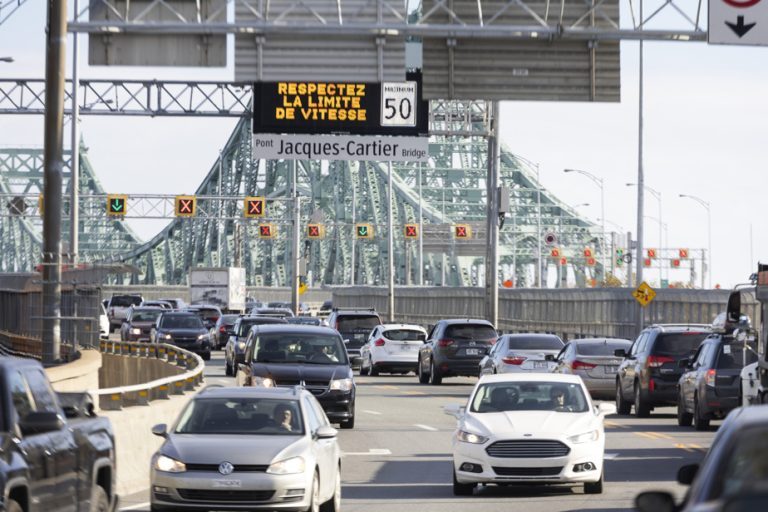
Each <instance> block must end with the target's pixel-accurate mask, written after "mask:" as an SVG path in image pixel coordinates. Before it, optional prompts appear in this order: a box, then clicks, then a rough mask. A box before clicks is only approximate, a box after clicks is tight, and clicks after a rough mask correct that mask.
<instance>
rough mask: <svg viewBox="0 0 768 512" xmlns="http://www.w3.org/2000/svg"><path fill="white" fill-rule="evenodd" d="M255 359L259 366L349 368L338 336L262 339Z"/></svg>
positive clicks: (277, 335)
mask: <svg viewBox="0 0 768 512" xmlns="http://www.w3.org/2000/svg"><path fill="white" fill-rule="evenodd" d="M253 359H254V360H255V361H256V362H259V363H307V364H348V361H347V350H346V349H345V348H344V345H343V343H342V341H341V339H340V338H339V337H338V336H328V335H322V334H319V335H318V334H309V333H291V332H281V333H270V334H261V335H259V337H258V339H257V341H256V346H255V353H254V355H253Z"/></svg>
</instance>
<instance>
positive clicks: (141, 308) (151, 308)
mask: <svg viewBox="0 0 768 512" xmlns="http://www.w3.org/2000/svg"><path fill="white" fill-rule="evenodd" d="M131 310H132V311H133V312H134V313H135V312H137V311H168V310H167V309H163V308H159V307H157V306H136V307H134V308H132V309H131Z"/></svg>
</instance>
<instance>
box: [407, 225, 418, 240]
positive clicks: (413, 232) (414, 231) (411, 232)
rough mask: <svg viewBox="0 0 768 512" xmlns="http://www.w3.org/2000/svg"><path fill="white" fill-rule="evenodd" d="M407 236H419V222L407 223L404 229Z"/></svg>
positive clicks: (411, 237)
mask: <svg viewBox="0 0 768 512" xmlns="http://www.w3.org/2000/svg"><path fill="white" fill-rule="evenodd" d="M404 235H405V238H409V239H415V238H419V225H418V224H406V225H405V230H404Z"/></svg>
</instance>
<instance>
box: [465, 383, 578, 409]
mask: <svg viewBox="0 0 768 512" xmlns="http://www.w3.org/2000/svg"><path fill="white" fill-rule="evenodd" d="M588 408H589V402H588V401H587V399H586V397H585V396H584V392H583V391H582V389H581V386H580V385H579V384H570V383H564V382H494V383H489V384H483V385H481V386H480V387H478V389H477V392H476V393H475V396H474V397H473V398H472V409H471V411H472V412H480V413H483V412H504V411H557V412H586V411H587V410H588Z"/></svg>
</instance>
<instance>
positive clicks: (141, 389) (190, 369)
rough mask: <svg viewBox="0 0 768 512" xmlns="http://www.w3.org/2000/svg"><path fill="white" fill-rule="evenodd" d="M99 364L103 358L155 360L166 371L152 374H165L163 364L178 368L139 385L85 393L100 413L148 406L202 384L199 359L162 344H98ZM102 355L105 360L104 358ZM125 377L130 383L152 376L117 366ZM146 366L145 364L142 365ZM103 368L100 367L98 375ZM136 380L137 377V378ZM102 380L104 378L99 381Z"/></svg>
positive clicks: (190, 353) (201, 369)
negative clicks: (91, 397)
mask: <svg viewBox="0 0 768 512" xmlns="http://www.w3.org/2000/svg"><path fill="white" fill-rule="evenodd" d="M100 350H101V353H102V361H103V363H102V364H103V365H104V364H109V362H108V361H105V359H106V358H107V357H109V356H110V355H112V356H122V357H124V358H128V361H120V362H118V363H126V362H130V360H143V362H144V363H146V362H149V361H158V362H160V363H162V364H163V365H166V368H160V369H157V370H155V373H167V370H168V369H167V365H169V364H172V365H174V366H175V367H176V368H178V373H177V374H176V375H171V376H166V377H161V378H156V379H153V380H149V381H147V382H139V383H136V384H131V385H123V386H113V387H106V388H104V387H102V388H100V389H95V390H89V391H88V392H89V393H90V394H91V395H92V396H94V397H96V396H98V397H99V407H100V408H101V409H102V410H119V409H121V408H123V407H126V406H132V405H149V402H151V401H152V400H158V399H166V398H168V397H169V395H182V394H184V392H185V391H193V390H194V389H195V387H197V386H198V385H200V384H201V383H202V382H203V369H204V368H205V364H204V363H203V360H202V358H201V357H200V356H198V355H197V354H194V353H192V352H189V351H187V350H184V349H182V348H179V347H176V346H174V345H168V344H165V343H160V344H155V343H141V342H125V341H102V342H101V343H100ZM105 356H106V357H105ZM120 366H121V367H122V369H123V370H124V371H125V373H126V375H124V376H123V377H124V378H130V377H133V378H134V379H133V380H141V374H142V373H143V374H145V375H146V374H147V373H152V371H151V370H152V369H151V368H149V370H150V371H149V372H146V371H145V372H139V371H135V368H132V367H131V365H127V364H120ZM145 366H146V365H145ZM104 371H105V368H104V366H102V373H104ZM137 377H138V378H137ZM101 380H102V381H105V379H101Z"/></svg>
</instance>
